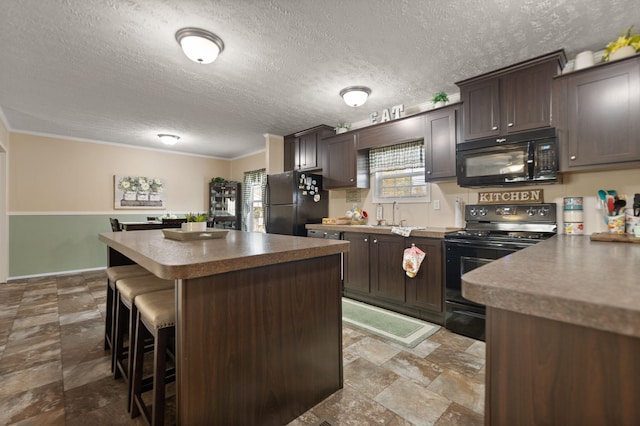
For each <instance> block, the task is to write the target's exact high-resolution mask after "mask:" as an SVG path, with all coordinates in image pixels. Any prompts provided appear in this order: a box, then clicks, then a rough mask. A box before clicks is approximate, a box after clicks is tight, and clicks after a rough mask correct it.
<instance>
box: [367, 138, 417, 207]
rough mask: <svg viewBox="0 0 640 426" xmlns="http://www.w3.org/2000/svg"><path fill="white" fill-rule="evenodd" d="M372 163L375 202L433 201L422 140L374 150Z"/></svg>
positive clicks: (370, 158) (370, 161) (372, 151)
mask: <svg viewBox="0 0 640 426" xmlns="http://www.w3.org/2000/svg"><path fill="white" fill-rule="evenodd" d="M369 163H370V171H371V175H372V176H371V181H372V186H373V202H374V203H391V202H394V201H402V202H403V203H412V202H413V203H417V202H428V201H430V185H429V184H428V183H426V182H425V177H424V175H425V168H424V141H423V140H419V141H413V142H407V143H402V144H398V145H392V146H388V147H383V148H374V149H371V150H370V151H369Z"/></svg>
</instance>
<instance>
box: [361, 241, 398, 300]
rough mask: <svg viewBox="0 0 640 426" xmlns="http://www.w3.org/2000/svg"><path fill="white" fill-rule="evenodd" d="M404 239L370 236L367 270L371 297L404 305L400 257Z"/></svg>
mask: <svg viewBox="0 0 640 426" xmlns="http://www.w3.org/2000/svg"><path fill="white" fill-rule="evenodd" d="M404 249H405V242H404V238H402V237H400V238H399V237H398V236H393V235H384V234H378V235H375V234H374V235H371V237H370V244H369V254H370V256H369V268H370V274H371V275H370V280H371V296H373V297H376V298H380V299H385V300H388V301H393V302H398V303H404V302H405V294H404V277H405V272H404V270H403V269H402V256H403V252H404Z"/></svg>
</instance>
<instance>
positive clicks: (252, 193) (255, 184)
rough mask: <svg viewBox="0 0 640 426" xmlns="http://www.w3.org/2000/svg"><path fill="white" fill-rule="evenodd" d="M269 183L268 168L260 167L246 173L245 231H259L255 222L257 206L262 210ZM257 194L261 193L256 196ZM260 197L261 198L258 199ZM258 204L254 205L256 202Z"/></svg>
mask: <svg viewBox="0 0 640 426" xmlns="http://www.w3.org/2000/svg"><path fill="white" fill-rule="evenodd" d="M266 185H267V170H266V169H258V170H252V171H249V172H245V173H244V185H243V188H242V208H243V210H242V212H243V215H242V229H243V230H245V231H257V230H258V229H255V228H256V226H255V225H256V224H255V219H256V217H255V215H256V213H257V212H255V211H254V210H255V208H258V209H259V210H260V211H262V207H263V204H262V202H263V199H264V197H263V194H264V189H265V187H266ZM256 194H259V195H258V196H257V197H256ZM256 198H259V199H256ZM256 203H257V204H258V205H254V204H256Z"/></svg>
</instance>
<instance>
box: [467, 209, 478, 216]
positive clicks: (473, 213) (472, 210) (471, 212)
mask: <svg viewBox="0 0 640 426" xmlns="http://www.w3.org/2000/svg"><path fill="white" fill-rule="evenodd" d="M469 214H470V215H471V216H476V215H477V214H478V211H477V210H476V209H469Z"/></svg>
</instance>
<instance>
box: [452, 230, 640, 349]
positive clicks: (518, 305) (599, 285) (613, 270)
mask: <svg viewBox="0 0 640 426" xmlns="http://www.w3.org/2000/svg"><path fill="white" fill-rule="evenodd" d="M639 271H640V245H638V244H629V243H614V242H598V241H591V240H590V239H589V236H568V235H557V236H555V237H553V238H550V239H549V240H546V241H544V242H541V243H539V244H536V245H534V246H532V247H529V248H527V249H525V250H520V251H518V252H516V253H513V254H511V255H509V256H506V257H504V258H502V259H499V260H497V261H494V262H491V263H489V264H487V265H485V266H483V267H482V268H477V269H474V270H472V271H470V272H468V273H466V274H464V275H463V276H462V282H463V284H462V294H463V296H464V297H465V298H467V299H469V300H472V301H474V302H477V303H481V304H484V305H487V306H488V307H494V308H499V309H503V310H506V311H512V312H518V313H521V314H528V315H532V316H536V317H541V318H547V319H550V320H556V321H562V322H566V323H570V324H574V325H579V326H585V327H589V328H594V329H598V330H604V331H609V332H613V333H617V334H622V335H627V336H633V337H640V303H639V302H638V301H640V274H639Z"/></svg>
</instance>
